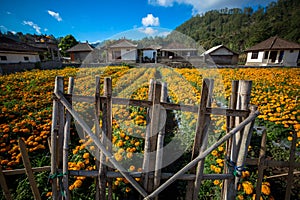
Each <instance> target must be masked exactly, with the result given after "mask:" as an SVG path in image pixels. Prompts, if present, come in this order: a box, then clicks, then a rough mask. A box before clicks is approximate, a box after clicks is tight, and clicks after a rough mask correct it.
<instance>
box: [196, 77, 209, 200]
mask: <svg viewBox="0 0 300 200" xmlns="http://www.w3.org/2000/svg"><path fill="white" fill-rule="evenodd" d="M213 86H214V81H213V80H212V79H204V81H203V85H202V87H203V90H207V92H204V94H203V95H205V96H201V99H202V98H203V102H204V104H200V109H201V111H200V112H201V113H205V108H206V107H211V103H212V94H213ZM206 95H207V96H206ZM201 102H202V100H201ZM199 117H200V118H198V120H200V122H198V124H197V128H196V134H197V133H198V134H200V135H202V136H201V141H200V152H199V155H201V154H202V153H203V152H204V151H205V150H206V148H207V140H208V133H207V131H208V127H209V125H210V121H211V118H210V115H205V114H204V115H199ZM198 129H199V130H198ZM204 161H205V158H204V159H203V160H200V161H199V163H198V166H197V171H196V179H195V183H194V191H193V199H195V200H197V199H198V193H199V190H200V184H201V181H202V178H203V171H204Z"/></svg>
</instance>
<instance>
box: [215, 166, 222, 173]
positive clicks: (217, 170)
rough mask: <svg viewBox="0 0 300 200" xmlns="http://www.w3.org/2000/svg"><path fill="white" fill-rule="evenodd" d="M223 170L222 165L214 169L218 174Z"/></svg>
mask: <svg viewBox="0 0 300 200" xmlns="http://www.w3.org/2000/svg"><path fill="white" fill-rule="evenodd" d="M221 170H222V169H221V168H220V167H216V168H215V170H214V171H215V172H216V173H217V174H219V173H221Z"/></svg>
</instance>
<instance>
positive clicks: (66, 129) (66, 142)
mask: <svg viewBox="0 0 300 200" xmlns="http://www.w3.org/2000/svg"><path fill="white" fill-rule="evenodd" d="M73 88H74V78H73V77H70V78H69V84H68V94H72V93H73ZM70 103H71V102H70ZM71 120H72V118H71V114H70V113H69V112H68V111H66V123H65V127H64V140H63V142H64V143H63V187H64V188H63V191H64V195H65V199H66V200H68V199H70V192H69V175H68V155H69V154H68V151H69V141H70V126H71Z"/></svg>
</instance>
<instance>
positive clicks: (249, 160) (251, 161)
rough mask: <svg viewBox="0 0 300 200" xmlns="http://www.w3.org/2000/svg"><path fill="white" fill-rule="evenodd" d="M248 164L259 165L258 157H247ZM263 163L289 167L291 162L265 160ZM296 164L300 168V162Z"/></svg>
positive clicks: (267, 165) (269, 165) (271, 165)
mask: <svg viewBox="0 0 300 200" xmlns="http://www.w3.org/2000/svg"><path fill="white" fill-rule="evenodd" d="M246 165H258V158H252V159H251V158H247V160H246ZM261 165H264V166H266V167H289V166H290V163H289V162H288V161H276V160H264V161H263V162H261ZM294 166H295V167H296V168H300V162H296V163H295V165H294Z"/></svg>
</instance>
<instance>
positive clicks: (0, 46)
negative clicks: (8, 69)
mask: <svg viewBox="0 0 300 200" xmlns="http://www.w3.org/2000/svg"><path fill="white" fill-rule="evenodd" d="M0 51H17V52H42V51H44V50H42V49H40V48H36V47H33V46H30V45H28V44H25V43H22V42H18V41H15V40H13V39H10V38H8V37H3V36H2V37H0Z"/></svg>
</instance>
